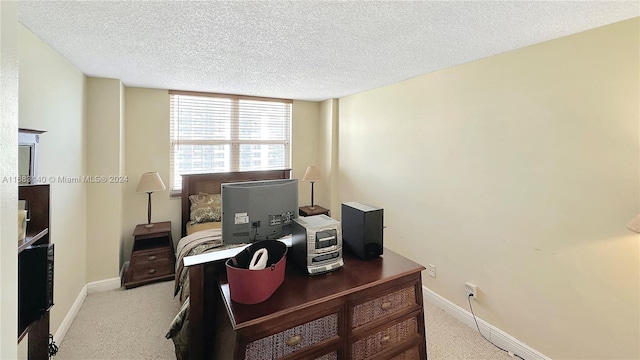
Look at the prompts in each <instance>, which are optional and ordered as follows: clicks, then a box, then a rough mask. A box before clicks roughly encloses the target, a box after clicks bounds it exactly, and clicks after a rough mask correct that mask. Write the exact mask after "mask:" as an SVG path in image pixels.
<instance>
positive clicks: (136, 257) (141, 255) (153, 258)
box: [131, 248, 175, 266]
mask: <svg viewBox="0 0 640 360" xmlns="http://www.w3.org/2000/svg"><path fill="white" fill-rule="evenodd" d="M174 256H175V255H173V251H172V250H171V249H168V248H161V249H156V250H146V251H137V252H135V253H133V254H131V262H134V261H135V263H136V264H140V265H141V266H144V264H147V263H150V264H152V263H155V262H160V261H163V260H172V259H173V257H174Z"/></svg>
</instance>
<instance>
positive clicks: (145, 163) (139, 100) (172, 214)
mask: <svg viewBox="0 0 640 360" xmlns="http://www.w3.org/2000/svg"><path fill="white" fill-rule="evenodd" d="M124 137H125V148H126V151H125V174H126V175H127V176H128V177H129V182H128V183H127V184H125V186H124V189H123V209H124V211H123V216H124V217H123V219H122V224H123V226H122V239H123V246H122V248H121V250H122V253H121V261H122V263H124V262H125V261H129V257H130V255H131V246H132V245H133V236H131V234H132V233H133V230H134V228H135V227H136V225H137V224H146V223H147V194H146V193H137V192H136V188H137V186H138V182H140V178H141V177H142V174H143V173H145V172H148V171H157V172H158V173H159V174H160V177H161V178H162V181H163V182H164V184H165V186H167V187H168V186H169V145H170V144H169V92H168V91H167V90H157V89H143V88H128V87H125V135H124ZM151 204H152V208H151V221H152V222H159V221H171V227H172V236H173V239H174V245H177V243H178V240H179V239H180V200H179V198H174V199H171V198H169V190H164V191H160V192H156V193H153V194H151Z"/></svg>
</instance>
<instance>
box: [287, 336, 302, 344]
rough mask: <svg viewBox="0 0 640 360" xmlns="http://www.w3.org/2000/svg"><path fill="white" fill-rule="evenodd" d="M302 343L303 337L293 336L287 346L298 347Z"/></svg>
mask: <svg viewBox="0 0 640 360" xmlns="http://www.w3.org/2000/svg"><path fill="white" fill-rule="evenodd" d="M301 341H302V335H296V336H292V337H290V338H289V340H287V345H289V346H296V345H298V344H300V342H301Z"/></svg>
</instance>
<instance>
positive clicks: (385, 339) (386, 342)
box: [380, 335, 391, 346]
mask: <svg viewBox="0 0 640 360" xmlns="http://www.w3.org/2000/svg"><path fill="white" fill-rule="evenodd" d="M390 342H391V336H389V335H385V336H383V337H382V339H380V345H382V346H387V345H389V343H390Z"/></svg>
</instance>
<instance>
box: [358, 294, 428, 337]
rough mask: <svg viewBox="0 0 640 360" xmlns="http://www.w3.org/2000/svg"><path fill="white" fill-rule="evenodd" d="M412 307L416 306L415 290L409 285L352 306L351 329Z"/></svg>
mask: <svg viewBox="0 0 640 360" xmlns="http://www.w3.org/2000/svg"><path fill="white" fill-rule="evenodd" d="M414 305H416V288H415V286H414V285H411V286H409V287H406V288H403V289H400V290H397V291H394V292H392V293H389V294H386V295H383V296H381V297H378V298H375V299H373V300H370V301H367V302H364V303H362V304H358V305H356V306H354V307H353V318H352V321H351V327H352V328H357V327H358V326H362V325H364V324H367V323H369V322H371V321H373V320H376V319H379V318H381V317H384V316H387V315H389V314H393V313H396V312H398V311H400V310H403V309H406V308H408V307H411V306H414Z"/></svg>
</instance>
